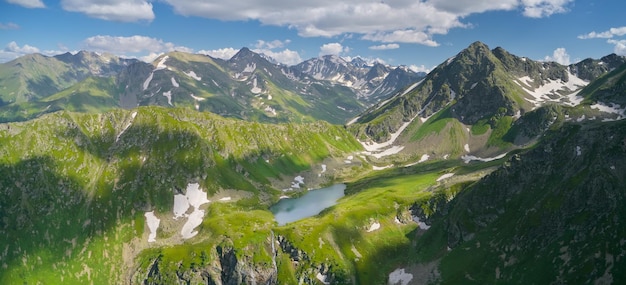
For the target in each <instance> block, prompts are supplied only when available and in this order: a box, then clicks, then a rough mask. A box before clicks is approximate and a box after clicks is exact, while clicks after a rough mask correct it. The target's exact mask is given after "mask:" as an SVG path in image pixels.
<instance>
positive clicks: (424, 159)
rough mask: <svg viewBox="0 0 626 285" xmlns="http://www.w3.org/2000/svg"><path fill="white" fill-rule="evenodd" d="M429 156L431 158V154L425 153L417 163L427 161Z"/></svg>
mask: <svg viewBox="0 0 626 285" xmlns="http://www.w3.org/2000/svg"><path fill="white" fill-rule="evenodd" d="M429 158H430V155H428V154H423V155H422V157H421V158H420V160H419V161H418V162H417V163H422V162H424V161H427V160H428V159H429Z"/></svg>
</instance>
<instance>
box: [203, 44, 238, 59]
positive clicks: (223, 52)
mask: <svg viewBox="0 0 626 285" xmlns="http://www.w3.org/2000/svg"><path fill="white" fill-rule="evenodd" d="M238 51H239V50H238V49H234V48H231V47H228V48H221V49H213V50H200V51H198V53H199V54H204V55H208V56H210V57H213V58H220V59H224V60H229V59H230V58H231V57H233V56H234V55H235V54H237V52H238Z"/></svg>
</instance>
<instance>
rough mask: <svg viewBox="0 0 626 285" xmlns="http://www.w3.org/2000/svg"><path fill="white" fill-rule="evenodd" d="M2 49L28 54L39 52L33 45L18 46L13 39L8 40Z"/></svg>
mask: <svg viewBox="0 0 626 285" xmlns="http://www.w3.org/2000/svg"><path fill="white" fill-rule="evenodd" d="M4 51H7V52H14V53H20V54H29V53H37V52H39V49H38V48H36V47H34V46H29V45H23V46H21V47H20V46H19V45H18V44H17V43H16V42H14V41H13V42H10V43H9V44H8V45H7V46H6V47H5V48H4Z"/></svg>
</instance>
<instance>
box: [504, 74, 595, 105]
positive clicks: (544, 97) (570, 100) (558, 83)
mask: <svg viewBox="0 0 626 285" xmlns="http://www.w3.org/2000/svg"><path fill="white" fill-rule="evenodd" d="M567 75H568V78H569V80H568V81H563V80H561V79H557V80H547V81H546V82H542V83H544V84H543V85H541V86H539V87H537V88H535V89H532V88H533V87H531V86H532V83H534V81H533V79H532V78H530V77H528V76H524V77H520V78H518V79H517V81H515V83H517V84H518V85H519V86H520V87H522V89H524V91H526V93H528V95H530V96H531V97H532V99H528V98H526V100H527V101H529V102H531V103H533V104H535V106H536V107H538V106H541V105H542V104H543V103H545V102H557V103H562V104H565V105H569V106H577V105H578V104H580V102H582V100H583V98H582V97H579V96H578V91H579V90H580V89H582V87H585V86H587V84H588V83H589V82H587V81H585V80H583V79H580V78H578V77H577V76H576V75H574V74H572V73H571V72H570V71H569V70H568V71H567ZM559 92H566V93H568V92H569V94H568V95H561V94H559Z"/></svg>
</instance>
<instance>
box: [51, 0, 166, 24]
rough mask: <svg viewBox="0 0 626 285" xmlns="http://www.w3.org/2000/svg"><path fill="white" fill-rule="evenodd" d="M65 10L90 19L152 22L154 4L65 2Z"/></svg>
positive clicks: (132, 0) (118, 0)
mask: <svg viewBox="0 0 626 285" xmlns="http://www.w3.org/2000/svg"><path fill="white" fill-rule="evenodd" d="M61 6H63V9H65V10H67V11H71V12H80V13H84V14H86V15H88V16H89V17H93V18H98V19H103V20H110V21H121V22H135V21H142V20H143V21H152V20H153V19H154V12H153V11H152V4H151V3H149V2H148V1H145V0H106V1H101V0H63V1H61Z"/></svg>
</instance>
